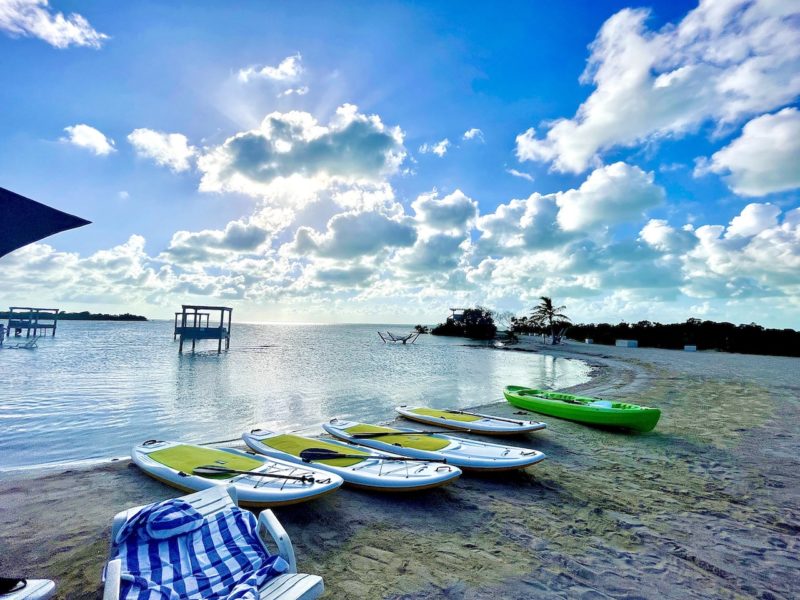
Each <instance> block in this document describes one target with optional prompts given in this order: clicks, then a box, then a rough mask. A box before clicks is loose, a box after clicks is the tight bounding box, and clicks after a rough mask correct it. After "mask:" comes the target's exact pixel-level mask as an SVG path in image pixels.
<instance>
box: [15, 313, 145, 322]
mask: <svg viewBox="0 0 800 600" xmlns="http://www.w3.org/2000/svg"><path fill="white" fill-rule="evenodd" d="M10 315H11V313H10V312H9V311H4V312H0V319H8V318H9V316H10ZM57 318H58V320H59V321H147V317H143V316H141V315H132V314H130V313H123V314H121V315H109V314H106V313H90V312H89V311H88V310H84V311H81V312H59V313H58V317H57Z"/></svg>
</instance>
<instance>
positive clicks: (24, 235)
mask: <svg viewBox="0 0 800 600" xmlns="http://www.w3.org/2000/svg"><path fill="white" fill-rule="evenodd" d="M89 223H91V221H87V220H86V219H81V218H80V217H76V216H74V215H70V214H67V213H65V212H61V211H60V210H56V209H55V208H50V207H49V206H46V205H44V204H41V203H39V202H36V201H35V200H30V199H29V198H26V197H25V196H20V195H19V194H15V193H14V192H12V191H10V190H7V189H4V188H1V187H0V256H5V255H6V254H8V253H9V252H12V251H14V250H16V249H17V248H22V247H23V246H26V245H28V244H31V243H33V242H36V241H39V240H41V239H42V238H46V237H47V236H48V235H53V234H54V233H58V232H59V231H66V230H67V229H75V228H76V227H83V226H84V225H88V224H89Z"/></svg>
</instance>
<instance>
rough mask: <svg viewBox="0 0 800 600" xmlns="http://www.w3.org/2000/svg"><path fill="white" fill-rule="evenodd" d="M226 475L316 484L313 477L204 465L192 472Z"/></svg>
mask: <svg viewBox="0 0 800 600" xmlns="http://www.w3.org/2000/svg"><path fill="white" fill-rule="evenodd" d="M225 473H237V474H239V475H255V476H256V477H272V478H274V479H294V480H297V481H302V482H303V483H314V478H313V477H312V476H311V475H301V476H300V477H298V476H296V475H275V474H274V473H259V472H258V471H239V470H237V469H229V468H228V467H218V466H216V465H203V466H202V467H197V468H196V469H193V470H192V474H194V475H224V474H225Z"/></svg>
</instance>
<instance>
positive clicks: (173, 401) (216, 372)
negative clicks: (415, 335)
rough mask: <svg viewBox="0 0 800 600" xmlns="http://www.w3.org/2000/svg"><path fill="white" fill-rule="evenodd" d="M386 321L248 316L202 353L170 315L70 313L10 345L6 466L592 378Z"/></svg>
mask: <svg viewBox="0 0 800 600" xmlns="http://www.w3.org/2000/svg"><path fill="white" fill-rule="evenodd" d="M378 328H381V329H383V330H384V331H385V329H386V327H379V326H375V325H284V324H280V325H278V324H274V325H272V324H258V325H256V324H239V323H236V322H234V323H233V327H232V335H231V349H230V351H228V352H223V353H222V354H221V355H217V353H216V344H215V343H214V342H202V343H200V344H199V345H198V350H202V351H200V352H198V353H197V354H195V355H194V356H192V355H191V354H187V353H184V354H183V355H179V354H178V342H174V341H173V340H172V323H170V322H163V321H152V322H146V323H108V322H80V321H63V322H61V323H59V325H58V332H57V334H56V336H55V337H54V338H46V339H42V340H41V341H40V342H39V347H38V348H37V349H36V350H31V351H27V350H0V366H1V367H2V373H3V377H2V383H1V384H0V430H2V436H0V471H8V470H9V469H16V468H19V467H27V466H38V465H44V464H49V463H61V462H71V461H81V460H89V459H98V458H105V457H113V456H124V455H127V454H128V451H129V449H130V447H131V446H132V445H133V444H134V443H137V442H141V441H142V440H145V439H148V438H159V439H181V440H186V441H191V442H209V441H216V440H222V439H229V438H237V437H238V436H239V435H241V433H242V432H243V431H245V430H249V429H252V428H253V427H255V426H257V425H259V426H263V427H269V428H273V429H280V430H284V431H295V430H299V431H303V432H304V433H309V434H315V433H320V432H321V429H320V427H319V425H320V424H321V423H323V422H325V421H327V420H328V419H330V418H332V417H340V418H342V417H344V418H350V419H358V420H362V421H367V422H377V421H382V420H387V419H390V418H392V417H393V415H394V410H393V408H394V406H396V405H398V404H419V405H425V406H432V407H437V408H444V407H467V406H475V405H478V404H483V403H487V402H491V401H495V400H502V397H503V395H502V388H503V386H504V385H508V384H520V385H531V386H535V387H543V386H544V387H552V388H561V387H567V386H570V385H575V384H577V383H581V382H583V381H586V380H587V379H588V374H589V368H588V366H587V365H586V364H585V363H583V362H581V361H577V360H569V359H563V358H553V357H550V356H543V355H539V354H531V353H522V352H519V353H517V352H495V351H492V350H489V349H487V348H485V347H484V346H485V344H481V343H479V342H468V341H466V340H463V339H455V338H441V337H433V336H430V335H423V336H421V337H420V338H419V341H418V342H417V343H416V344H414V345H413V346H402V345H389V344H383V343H381V341H380V339H379V338H378V335H377V333H376V330H377V329H378ZM406 329H408V328H403V327H398V326H393V327H392V328H391V330H392V331H393V332H402V331H405V330H406ZM212 348H213V350H212Z"/></svg>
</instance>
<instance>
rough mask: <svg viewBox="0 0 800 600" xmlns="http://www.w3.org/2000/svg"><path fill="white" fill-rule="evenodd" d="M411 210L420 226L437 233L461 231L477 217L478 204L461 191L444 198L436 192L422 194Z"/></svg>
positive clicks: (412, 204) (413, 203)
mask: <svg viewBox="0 0 800 600" xmlns="http://www.w3.org/2000/svg"><path fill="white" fill-rule="evenodd" d="M411 208H413V209H414V212H415V213H416V219H417V221H418V222H419V223H420V224H422V225H424V226H425V227H427V228H429V229H436V230H439V231H454V230H455V231H462V230H464V229H466V228H467V227H469V226H470V225H471V223H472V222H473V221H474V220H475V218H476V217H477V216H478V203H477V202H476V201H475V200H473V199H472V198H470V197H469V196H467V195H466V194H464V192H462V191H461V190H456V191H454V192H453V193H452V194H448V195H447V196H445V197H444V198H439V197H438V194H437V192H436V191H433V192H430V193H428V194H422V195H421V196H419V197H418V198H417V199H416V200H414V202H412V203H411Z"/></svg>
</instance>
